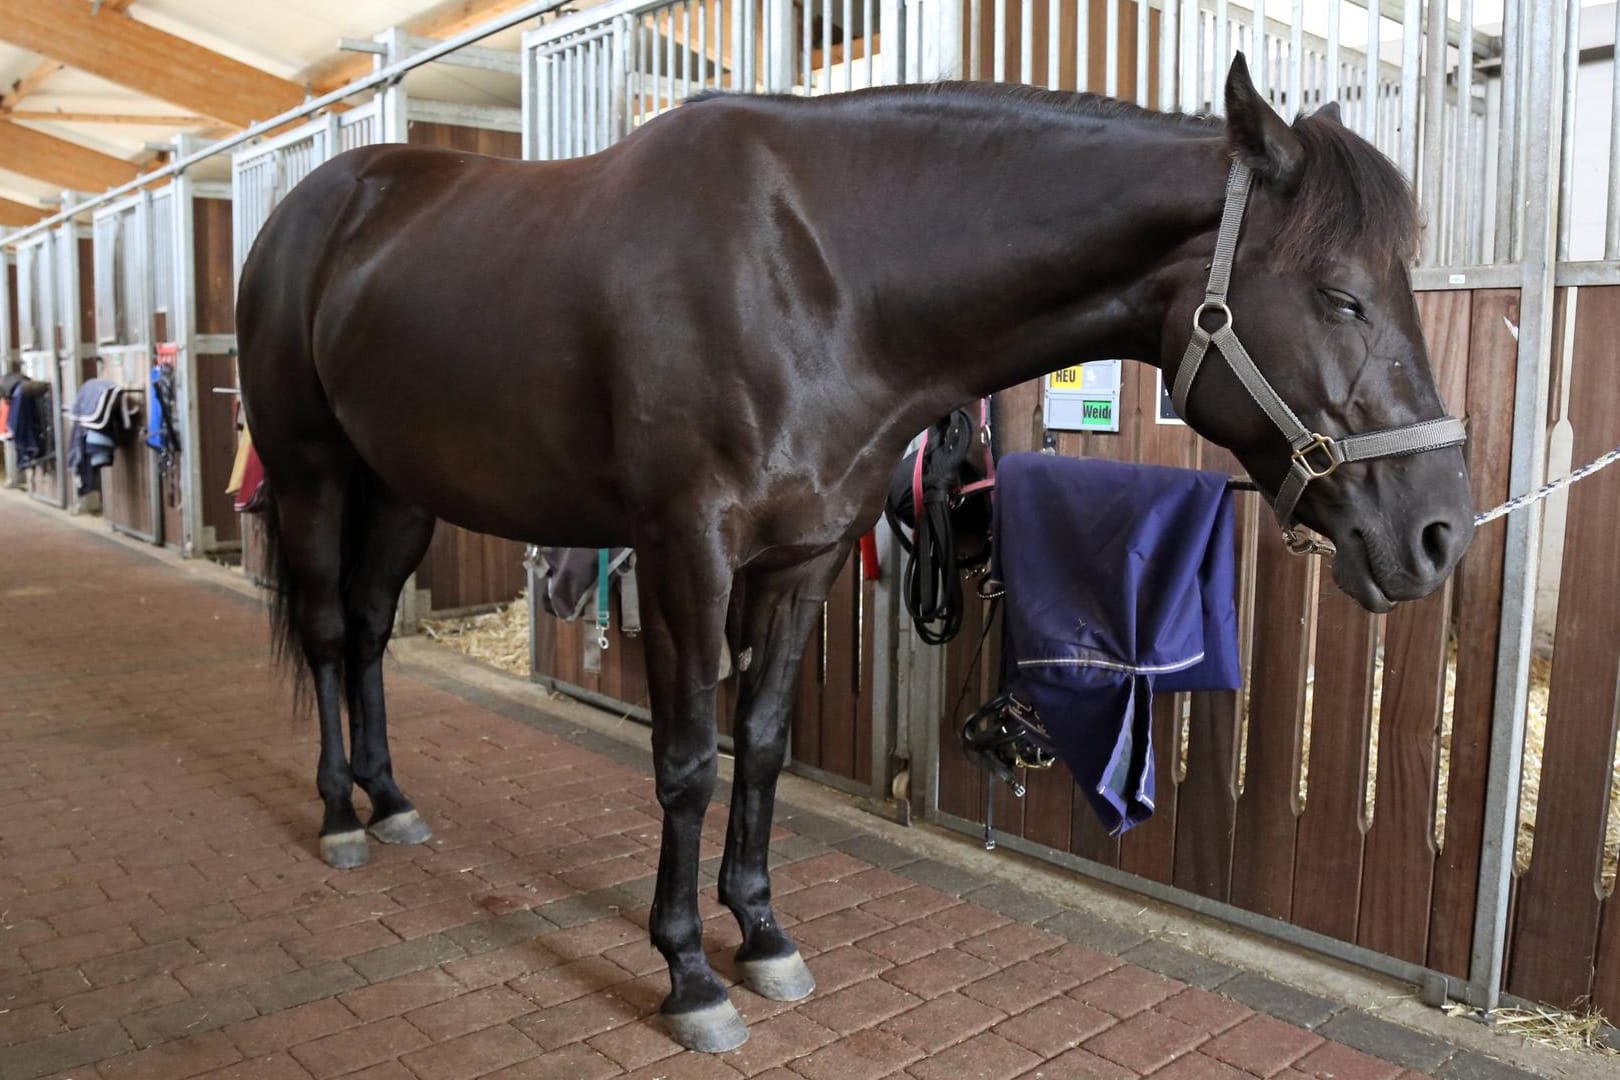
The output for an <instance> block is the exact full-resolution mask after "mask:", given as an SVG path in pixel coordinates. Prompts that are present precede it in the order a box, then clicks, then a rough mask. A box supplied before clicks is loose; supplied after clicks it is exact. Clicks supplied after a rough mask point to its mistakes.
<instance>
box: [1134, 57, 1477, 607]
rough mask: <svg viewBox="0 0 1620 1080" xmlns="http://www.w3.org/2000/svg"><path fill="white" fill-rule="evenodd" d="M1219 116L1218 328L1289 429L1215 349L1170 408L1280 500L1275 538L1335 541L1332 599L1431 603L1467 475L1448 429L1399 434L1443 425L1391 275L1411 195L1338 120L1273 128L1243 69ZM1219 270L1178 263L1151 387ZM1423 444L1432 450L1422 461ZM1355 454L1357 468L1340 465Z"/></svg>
mask: <svg viewBox="0 0 1620 1080" xmlns="http://www.w3.org/2000/svg"><path fill="white" fill-rule="evenodd" d="M1226 113H1227V121H1226V123H1227V141H1228V147H1229V150H1230V152H1231V156H1232V158H1233V160H1234V161H1236V162H1239V163H1241V164H1242V165H1245V166H1247V167H1248V169H1249V170H1250V172H1251V173H1252V176H1253V189H1252V191H1251V192H1250V194H1249V197H1248V204H1247V210H1246V215H1245V217H1244V219H1243V225H1242V233H1241V241H1240V242H1239V243H1238V245H1237V249H1236V254H1235V257H1233V258H1232V259H1231V260H1230V261H1231V284H1230V291H1229V293H1228V300H1227V305H1228V309H1229V312H1230V316H1229V318H1230V324H1231V329H1232V331H1233V332H1234V334H1235V336H1236V339H1237V340H1238V341H1240V342H1241V345H1242V347H1243V348H1246V349H1247V352H1248V354H1249V355H1250V356H1252V357H1253V366H1254V367H1255V368H1257V369H1258V372H1259V374H1260V376H1262V377H1263V381H1264V382H1266V383H1269V384H1270V386H1271V387H1273V388H1274V389H1275V391H1276V396H1277V397H1279V398H1280V399H1281V401H1282V402H1283V403H1285V404H1286V406H1287V408H1288V409H1289V410H1292V412H1293V414H1294V415H1296V416H1297V417H1298V419H1299V421H1300V422H1301V424H1302V427H1297V428H1296V429H1295V431H1294V432H1293V433H1291V434H1290V433H1286V432H1285V429H1286V428H1288V427H1290V426H1291V425H1290V424H1289V423H1287V421H1286V419H1285V420H1284V421H1282V422H1279V421H1278V420H1277V419H1276V418H1275V416H1268V415H1267V411H1266V410H1264V409H1263V408H1262V406H1261V404H1260V401H1259V399H1260V398H1263V397H1264V396H1265V395H1264V394H1263V393H1261V394H1259V395H1256V394H1255V393H1254V392H1253V391H1252V390H1250V389H1246V387H1245V384H1244V381H1243V380H1242V379H1240V377H1239V376H1238V374H1237V367H1238V366H1239V363H1240V362H1239V363H1234V362H1231V361H1230V360H1229V356H1228V354H1229V352H1230V351H1231V349H1230V348H1229V347H1228V348H1224V349H1223V348H1222V347H1221V344H1222V343H1221V338H1222V337H1223V335H1220V334H1216V335H1215V341H1214V342H1213V343H1212V346H1211V347H1210V348H1209V350H1208V352H1207V353H1206V354H1205V359H1204V362H1203V363H1202V364H1201V365H1199V366H1197V367H1196V369H1195V370H1197V372H1198V374H1197V377H1196V379H1194V380H1193V381H1192V382H1191V383H1190V384H1189V387H1188V389H1187V391H1186V396H1185V399H1184V402H1183V411H1184V413H1185V415H1186V417H1187V420H1188V422H1189V423H1191V424H1192V426H1193V427H1194V428H1196V429H1197V430H1198V431H1199V432H1200V433H1201V434H1203V435H1205V436H1206V437H1208V438H1210V439H1212V440H1214V441H1215V442H1217V443H1220V444H1221V445H1223V446H1225V447H1227V448H1229V449H1230V450H1231V451H1232V452H1233V453H1234V454H1236V455H1237V457H1238V460H1239V461H1241V462H1242V463H1243V465H1244V466H1245V467H1246V468H1247V469H1248V470H1249V472H1250V474H1251V475H1252V476H1253V477H1254V478H1255V479H1256V480H1257V481H1258V482H1259V483H1260V484H1261V485H1262V486H1264V487H1265V488H1266V489H1267V490H1268V491H1269V492H1270V493H1272V495H1273V496H1274V497H1275V496H1277V495H1279V494H1281V495H1282V498H1281V500H1280V503H1281V505H1279V506H1278V512H1279V514H1280V515H1281V516H1283V517H1284V518H1285V524H1286V523H1287V522H1286V519H1287V518H1288V517H1290V516H1297V517H1298V519H1299V520H1301V521H1303V522H1304V523H1305V524H1307V525H1310V526H1311V527H1312V528H1314V529H1316V530H1317V531H1318V532H1321V533H1322V534H1324V535H1325V536H1327V537H1328V538H1329V539H1331V540H1332V541H1333V543H1334V545H1335V546H1336V547H1337V549H1338V553H1337V555H1336V557H1335V559H1334V564H1333V576H1334V580H1335V581H1336V582H1337V583H1338V585H1339V587H1340V588H1341V589H1343V590H1344V591H1345V592H1346V593H1348V594H1349V595H1350V596H1352V597H1353V598H1355V599H1356V600H1357V601H1358V602H1360V603H1361V604H1362V605H1363V606H1364V607H1366V608H1368V609H1369V610H1372V611H1386V610H1388V609H1389V607H1390V605H1391V604H1392V603H1393V602H1394V601H1397V600H1411V599H1416V598H1418V597H1421V596H1425V595H1427V594H1428V593H1430V592H1432V591H1433V590H1434V589H1436V588H1438V587H1439V585H1440V584H1441V583H1442V582H1443V581H1444V580H1445V579H1446V577H1447V575H1448V574H1450V572H1451V570H1452V568H1453V567H1454V566H1455V565H1456V563H1457V560H1458V559H1459V558H1460V557H1461V556H1462V553H1463V549H1464V548H1466V547H1467V546H1468V541H1469V539H1470V538H1471V537H1472V535H1473V531H1474V530H1473V510H1472V501H1471V499H1470V496H1469V487H1468V470H1467V466H1466V464H1465V463H1464V459H1463V453H1462V449H1461V447H1460V446H1458V445H1455V440H1456V438H1457V437H1459V436H1460V428H1458V427H1457V426H1456V425H1449V426H1447V425H1443V424H1441V425H1430V426H1428V427H1427V428H1417V429H1412V428H1411V427H1410V426H1411V425H1414V424H1421V423H1422V422H1424V421H1434V420H1438V419H1439V418H1441V417H1444V416H1445V415H1446V410H1445V407H1444V406H1443V405H1442V403H1441V400H1440V393H1439V390H1438V389H1437V387H1436V386H1435V380H1434V374H1433V372H1432V371H1431V370H1430V367H1429V359H1428V354H1427V351H1426V350H1425V348H1424V343H1423V331H1422V327H1421V326H1420V325H1419V324H1418V313H1417V305H1416V303H1415V301H1414V299H1413V296H1412V283H1411V278H1410V275H1409V274H1408V270H1407V267H1408V264H1409V263H1410V262H1411V260H1412V257H1413V253H1414V248H1415V243H1416V239H1417V235H1418V214H1417V208H1416V205H1415V203H1414V200H1413V197H1412V193H1411V189H1410V187H1409V186H1408V185H1407V183H1406V181H1405V180H1404V179H1403V178H1402V176H1401V175H1400V173H1399V172H1398V171H1397V170H1396V169H1395V167H1394V165H1393V164H1391V163H1390V161H1389V160H1388V159H1387V158H1385V157H1384V156H1383V155H1382V154H1380V153H1379V152H1378V151H1377V150H1376V149H1375V148H1374V147H1373V146H1372V145H1371V144H1369V143H1367V142H1365V141H1364V140H1362V139H1361V138H1359V137H1358V136H1356V135H1355V134H1353V133H1352V132H1350V131H1349V130H1347V129H1346V128H1345V127H1344V126H1343V125H1342V124H1341V123H1340V122H1339V113H1338V107H1337V106H1336V105H1329V106H1327V107H1325V108H1323V109H1320V110H1318V111H1317V112H1316V113H1315V114H1313V115H1311V116H1306V117H1301V118H1300V119H1298V120H1297V121H1295V122H1294V124H1293V125H1292V126H1290V125H1288V124H1287V123H1285V122H1284V121H1283V120H1282V119H1281V118H1280V117H1279V116H1278V115H1277V114H1276V113H1275V112H1273V111H1272V110H1271V108H1270V107H1269V106H1268V105H1267V104H1266V103H1265V101H1264V100H1263V99H1262V98H1261V97H1260V95H1259V94H1258V93H1257V92H1256V91H1255V88H1254V84H1253V83H1252V82H1251V81H1250V79H1249V73H1248V68H1247V66H1246V65H1245V64H1244V61H1243V58H1242V56H1241V55H1240V56H1238V57H1237V59H1236V60H1235V61H1234V62H1233V64H1232V69H1231V73H1230V74H1229V76H1228V77H1227V83H1226ZM1221 261H1222V260H1221V258H1220V253H1219V252H1217V254H1216V255H1215V256H1213V257H1212V256H1210V255H1209V253H1208V252H1207V251H1205V250H1203V249H1200V254H1199V255H1198V256H1197V257H1196V258H1192V259H1190V260H1189V261H1188V262H1187V263H1185V264H1184V269H1185V273H1184V274H1182V275H1180V277H1178V284H1177V295H1176V296H1175V299H1174V301H1173V302H1172V303H1171V305H1170V308H1169V314H1168V316H1167V317H1168V322H1167V324H1166V330H1165V335H1164V337H1165V345H1164V348H1165V350H1166V355H1165V357H1164V361H1165V365H1164V366H1165V370H1166V372H1167V373H1174V372H1176V371H1177V370H1178V368H1179V367H1181V366H1183V365H1184V364H1185V359H1184V356H1183V353H1184V350H1186V349H1187V347H1188V346H1187V343H1188V338H1189V334H1190V331H1191V328H1192V324H1193V318H1194V311H1195V309H1198V306H1199V304H1200V302H1201V301H1204V300H1205V299H1206V295H1207V293H1206V290H1207V289H1210V288H1212V287H1213V286H1212V283H1211V278H1210V268H1211V265H1212V264H1219V263H1220V262H1221ZM1227 317H1228V316H1227V313H1226V310H1225V309H1222V308H1221V307H1220V306H1219V305H1206V307H1205V309H1203V310H1202V312H1201V315H1200V320H1201V324H1202V326H1203V327H1204V329H1205V330H1206V331H1209V332H1214V331H1216V330H1217V329H1219V328H1220V326H1221V325H1222V323H1223V322H1225V321H1226V319H1227ZM1189 366H1190V365H1189ZM1166 378H1167V379H1168V378H1169V375H1168V374H1167V376H1166ZM1251 381H1252V380H1251ZM1273 412H1275V410H1273ZM1392 429H1408V432H1409V435H1408V436H1407V437H1406V443H1405V445H1403V444H1402V443H1401V442H1400V440H1399V439H1397V440H1395V441H1393V442H1389V441H1385V442H1382V443H1380V442H1377V441H1369V440H1351V442H1350V443H1349V444H1338V443H1334V444H1333V445H1331V446H1325V445H1323V444H1320V443H1319V444H1317V445H1316V446H1315V448H1314V449H1312V448H1310V447H1305V448H1304V452H1303V456H1301V454H1300V453H1298V452H1297V451H1300V450H1301V448H1302V447H1304V446H1305V443H1306V440H1307V439H1308V438H1309V436H1306V435H1303V434H1300V432H1302V431H1309V432H1311V433H1313V434H1315V433H1320V434H1321V435H1323V436H1327V437H1328V439H1330V440H1340V439H1344V438H1346V437H1348V436H1357V435H1363V434H1367V433H1372V432H1381V431H1386V430H1392ZM1410 433H1415V434H1410ZM1441 433H1448V434H1449V435H1450V436H1451V440H1450V443H1449V444H1447V439H1446V438H1445V437H1444V435H1443V434H1441ZM1426 439H1427V441H1428V442H1430V443H1440V444H1445V445H1440V446H1439V447H1438V448H1429V449H1424V448H1422V445H1421V444H1422V443H1424V442H1425V440H1426ZM1290 440H1292V442H1291V441H1290ZM1412 444H1418V445H1417V452H1410V451H1412V450H1413V445H1412ZM1341 445H1343V446H1346V447H1349V448H1350V449H1349V450H1348V453H1345V454H1340V452H1339V450H1338V449H1336V447H1339V446H1341ZM1375 450H1376V451H1382V452H1383V453H1384V454H1388V453H1391V452H1392V451H1393V452H1394V453H1395V456H1374V455H1373V454H1372V451H1375ZM1361 451H1367V452H1368V453H1367V454H1366V456H1367V457H1368V458H1369V460H1342V461H1341V460H1338V459H1339V458H1340V457H1348V458H1351V459H1354V458H1358V457H1361V456H1363V455H1362V453H1361ZM1301 463H1302V464H1303V466H1304V469H1302V468H1301ZM1291 470H1292V471H1293V472H1294V473H1295V474H1297V475H1296V476H1295V479H1294V488H1295V490H1294V492H1293V494H1297V495H1298V502H1297V505H1296V506H1294V507H1292V508H1290V507H1288V506H1287V505H1286V504H1287V502H1288V501H1289V500H1288V494H1289V483H1288V481H1289V475H1290V471H1291ZM1301 481H1304V487H1303V489H1299V488H1298V484H1299V483H1300V482H1301ZM1274 501H1276V500H1275V499H1274ZM1290 509H1291V513H1290Z"/></svg>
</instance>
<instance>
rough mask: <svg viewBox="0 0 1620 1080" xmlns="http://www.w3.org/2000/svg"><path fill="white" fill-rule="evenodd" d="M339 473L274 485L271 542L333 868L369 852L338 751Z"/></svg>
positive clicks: (324, 850)
mask: <svg viewBox="0 0 1620 1080" xmlns="http://www.w3.org/2000/svg"><path fill="white" fill-rule="evenodd" d="M289 471H290V470H289ZM289 471H284V472H282V473H278V477H279V476H282V475H286V474H287V472H289ZM346 473H347V468H346V467H345V468H344V469H343V470H342V471H336V470H334V471H332V472H326V473H321V472H318V471H316V470H309V471H307V472H305V473H304V474H303V475H304V476H305V477H313V479H306V480H302V482H300V483H297V484H293V483H286V484H282V485H281V486H278V487H277V488H276V489H275V493H274V498H275V511H274V512H275V514H276V517H277V522H278V527H277V545H278V547H279V549H280V558H281V560H282V562H283V564H284V566H283V572H284V574H285V575H287V576H288V577H290V580H283V581H282V583H281V588H282V593H283V595H284V596H285V597H290V598H294V599H292V600H290V601H289V603H290V608H291V610H289V611H288V615H289V617H290V618H291V620H292V627H291V629H292V632H293V634H294V635H295V636H296V638H297V642H298V646H299V647H300V648H301V649H302V650H303V653H304V658H305V660H306V662H307V663H308V665H309V672H310V677H311V679H312V681H313V683H314V687H315V707H316V712H317V714H318V715H319V717H320V724H321V757H320V763H319V764H318V765H317V766H316V770H315V787H316V790H317V791H319V792H320V796H321V802H322V803H323V804H324V806H325V814H324V816H323V817H322V819H321V858H322V859H324V860H326V862H327V863H328V864H330V865H332V866H335V867H337V868H339V869H349V868H351V867H356V866H360V865H363V864H364V863H365V862H366V860H367V859H368V858H369V857H370V853H369V851H368V849H367V847H366V833H365V829H363V828H362V827H361V825H360V819H359V817H357V816H356V815H355V812H354V798H353V792H354V779H353V774H352V773H351V772H350V769H349V762H348V760H347V759H346V758H345V757H344V756H343V686H342V669H343V651H344V636H345V635H344V629H345V628H344V617H343V598H342V595H341V592H340V588H341V586H340V578H341V567H342V559H343V500H344V496H345V492H346V490H347V487H348V484H347V481H346V479H344V476H345V474H346Z"/></svg>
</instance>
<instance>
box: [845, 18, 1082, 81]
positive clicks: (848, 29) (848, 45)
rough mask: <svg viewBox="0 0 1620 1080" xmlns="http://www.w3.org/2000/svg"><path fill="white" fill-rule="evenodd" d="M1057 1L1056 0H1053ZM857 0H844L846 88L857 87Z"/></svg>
mask: <svg viewBox="0 0 1620 1080" xmlns="http://www.w3.org/2000/svg"><path fill="white" fill-rule="evenodd" d="M1053 2H1054V3H1055V2H1056V0H1053ZM854 31H855V0H844V25H843V26H841V27H839V35H838V36H839V38H840V39H842V41H843V43H844V89H845V90H853V89H854V88H855V56H854V48H855V34H854Z"/></svg>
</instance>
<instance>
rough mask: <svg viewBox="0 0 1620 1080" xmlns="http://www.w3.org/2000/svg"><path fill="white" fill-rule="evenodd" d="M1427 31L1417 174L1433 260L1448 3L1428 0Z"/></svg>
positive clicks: (1426, 247)
mask: <svg viewBox="0 0 1620 1080" xmlns="http://www.w3.org/2000/svg"><path fill="white" fill-rule="evenodd" d="M1427 14H1428V19H1427V26H1426V28H1425V31H1424V45H1425V50H1426V55H1425V57H1424V70H1423V171H1422V173H1421V174H1420V175H1419V176H1418V178H1417V181H1418V183H1417V189H1418V199H1419V201H1420V202H1421V203H1422V206H1423V214H1424V218H1425V219H1426V220H1427V221H1428V222H1429V227H1428V228H1427V229H1424V230H1423V262H1424V263H1427V264H1430V265H1432V264H1434V263H1435V262H1436V261H1437V260H1438V258H1439V255H1440V250H1441V246H1440V232H1441V228H1442V222H1443V221H1444V216H1445V205H1446V204H1445V185H1444V181H1443V179H1442V177H1441V172H1442V169H1443V168H1444V164H1445V153H1446V143H1445V135H1446V131H1445V103H1446V67H1447V64H1446V34H1445V21H1446V5H1445V2H1444V0H1428V8H1427Z"/></svg>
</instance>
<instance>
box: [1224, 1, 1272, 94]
mask: <svg viewBox="0 0 1620 1080" xmlns="http://www.w3.org/2000/svg"><path fill="white" fill-rule="evenodd" d="M1253 45H1254V57H1255V60H1256V61H1258V63H1256V64H1255V66H1254V75H1253V78H1254V88H1255V90H1256V91H1258V92H1259V94H1260V99H1261V100H1262V101H1269V100H1270V93H1271V50H1270V49H1269V48H1267V46H1266V0H1254V42H1253ZM1222 106H1223V108H1224V106H1225V98H1224V96H1223V98H1222Z"/></svg>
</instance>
